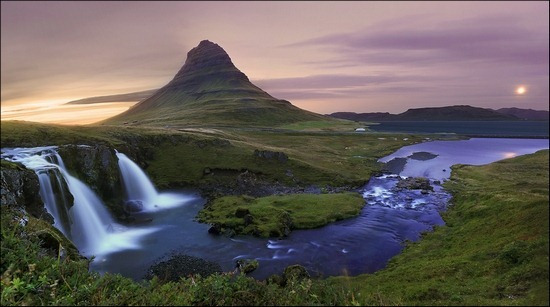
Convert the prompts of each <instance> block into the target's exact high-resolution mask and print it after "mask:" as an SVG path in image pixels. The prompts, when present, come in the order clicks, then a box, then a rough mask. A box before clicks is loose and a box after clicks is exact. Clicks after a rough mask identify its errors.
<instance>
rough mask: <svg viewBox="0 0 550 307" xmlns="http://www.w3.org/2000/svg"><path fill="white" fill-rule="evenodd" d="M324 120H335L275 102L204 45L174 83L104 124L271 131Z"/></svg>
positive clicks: (213, 46) (222, 54)
mask: <svg viewBox="0 0 550 307" xmlns="http://www.w3.org/2000/svg"><path fill="white" fill-rule="evenodd" d="M319 120H321V121H331V120H332V119H331V118H328V117H326V116H323V115H320V114H316V113H312V112H308V111H305V110H302V109H300V108H297V107H295V106H293V105H292V104H291V103H290V102H288V101H286V100H279V99H276V98H274V97H272V96H271V95H269V94H268V93H266V92H265V91H263V90H262V89H260V88H259V87H257V86H255V85H254V84H252V83H251V82H250V80H249V79H248V77H247V76H246V75H245V74H244V73H242V72H241V71H240V70H239V69H237V68H236V67H235V65H234V64H233V63H232V62H231V58H230V57H229V55H228V54H227V53H226V52H225V51H224V50H223V49H222V48H221V47H220V46H219V45H217V44H215V43H212V42H210V41H207V40H204V41H201V42H200V44H199V45H198V46H197V47H195V48H193V49H192V50H191V51H189V52H188V54H187V59H186V61H185V64H184V65H183V67H182V68H181V69H180V70H179V72H178V73H177V74H176V75H175V77H174V78H173V79H172V81H170V82H169V83H168V84H166V85H165V86H164V87H162V88H161V89H159V90H158V91H157V92H156V93H154V94H153V95H152V96H151V97H149V98H147V99H145V100H143V101H141V102H139V103H138V104H136V105H134V106H133V107H132V108H130V109H129V110H128V111H126V112H123V113H121V114H119V115H117V116H115V117H112V118H109V119H107V120H105V121H104V122H103V123H104V124H124V123H131V124H141V125H155V126H161V125H176V126H197V125H200V126H203V125H217V126H220V125H221V126H223V125H231V126H234V125H239V126H259V127H271V126H279V125H283V124H289V123H294V122H300V121H319Z"/></svg>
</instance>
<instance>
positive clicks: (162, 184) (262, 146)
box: [1, 121, 452, 189]
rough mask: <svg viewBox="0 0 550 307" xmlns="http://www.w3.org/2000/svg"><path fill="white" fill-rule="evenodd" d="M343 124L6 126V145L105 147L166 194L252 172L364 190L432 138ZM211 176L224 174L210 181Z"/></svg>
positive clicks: (264, 177)
mask: <svg viewBox="0 0 550 307" xmlns="http://www.w3.org/2000/svg"><path fill="white" fill-rule="evenodd" d="M336 122H337V123H338V124H335V125H334V126H332V128H331V129H333V130H336V131H337V132H334V131H307V129H305V130H304V131H295V130H277V131H275V130H269V129H268V130H266V129H236V128H220V127H217V128H211V127H200V128H186V129H165V128H152V127H129V126H62V125H49V124H39V123H29V122H17V121H2V122H1V125H2V126H1V128H2V133H1V141H2V146H3V147H33V146H45V145H63V144H96V143H100V144H105V145H108V146H111V147H113V148H116V149H118V150H119V151H120V152H123V153H126V154H127V155H128V156H130V157H132V158H134V160H136V159H141V160H143V161H138V162H140V165H143V166H144V167H146V169H145V171H146V172H147V174H148V175H149V176H150V177H151V179H152V181H153V182H154V183H155V184H156V185H157V186H158V187H159V188H161V189H163V188H169V187H170V188H173V187H197V186H200V185H202V184H224V183H228V182H230V181H231V182H234V181H235V176H237V175H238V174H240V173H242V172H246V171H249V172H252V173H254V174H256V175H257V176H258V177H259V178H260V179H261V180H265V181H271V182H280V183H284V184H286V185H294V186H295V185H309V184H315V185H318V186H326V185H330V186H344V185H350V186H359V185H361V184H363V183H365V182H366V181H367V180H368V179H369V178H370V176H371V175H372V174H373V173H375V172H377V171H379V170H380V164H379V163H378V162H377V160H378V159H379V158H381V157H383V156H385V155H388V154H390V153H392V152H393V151H395V150H397V149H398V148H400V147H402V146H406V145H410V144H414V143H418V142H421V141H423V140H424V137H425V136H416V135H411V134H382V133H355V132H342V131H343V130H346V129H347V128H346V127H347V125H348V124H349V123H348V122H345V124H344V125H342V123H341V122H340V121H336ZM306 126H307V125H306ZM314 126H315V125H314ZM325 128H326V127H325ZM326 129H328V128H326ZM451 138H452V137H451ZM255 150H268V151H274V152H283V153H285V154H286V155H287V156H288V161H287V162H284V163H281V162H280V161H275V160H269V159H260V158H258V157H257V156H255V155H254V151H255ZM207 169H210V170H218V172H216V171H214V172H212V173H209V175H208V176H207V175H205V170H207ZM227 174H232V175H231V176H226V175H227Z"/></svg>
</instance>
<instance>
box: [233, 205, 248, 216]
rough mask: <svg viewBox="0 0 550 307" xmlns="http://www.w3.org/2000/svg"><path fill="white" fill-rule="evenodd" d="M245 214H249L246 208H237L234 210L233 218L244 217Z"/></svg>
mask: <svg viewBox="0 0 550 307" xmlns="http://www.w3.org/2000/svg"><path fill="white" fill-rule="evenodd" d="M247 214H250V211H249V210H248V209H246V208H241V207H239V208H237V210H235V216H236V217H245V216H246V215H247Z"/></svg>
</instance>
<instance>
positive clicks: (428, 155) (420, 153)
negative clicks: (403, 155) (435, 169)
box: [408, 151, 438, 161]
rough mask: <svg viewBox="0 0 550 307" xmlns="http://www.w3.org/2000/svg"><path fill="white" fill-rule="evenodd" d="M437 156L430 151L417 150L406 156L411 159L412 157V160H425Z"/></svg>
mask: <svg viewBox="0 0 550 307" xmlns="http://www.w3.org/2000/svg"><path fill="white" fill-rule="evenodd" d="M437 156H438V155H436V154H433V153H431V152H425V151H418V152H415V153H413V154H412V155H410V156H408V157H409V158H411V159H414V160H420V161H427V160H431V159H433V158H435V157H437Z"/></svg>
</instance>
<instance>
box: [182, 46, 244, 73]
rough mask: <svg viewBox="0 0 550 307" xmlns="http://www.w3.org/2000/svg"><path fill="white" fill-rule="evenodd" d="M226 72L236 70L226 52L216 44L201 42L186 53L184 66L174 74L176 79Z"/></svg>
mask: <svg viewBox="0 0 550 307" xmlns="http://www.w3.org/2000/svg"><path fill="white" fill-rule="evenodd" d="M227 70H237V68H236V67H235V65H233V62H231V58H230V57H229V55H228V54H227V52H225V50H223V48H222V47H220V46H219V45H218V44H215V43H213V42H211V41H209V40H203V41H201V42H200V43H199V45H198V46H197V47H195V48H193V49H191V50H190V51H189V52H188V53H187V59H186V60H185V64H184V65H183V67H182V68H181V69H180V71H179V72H178V73H177V74H176V78H177V77H181V76H182V75H183V74H185V75H187V76H189V75H192V74H195V73H204V72H211V71H227Z"/></svg>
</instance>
